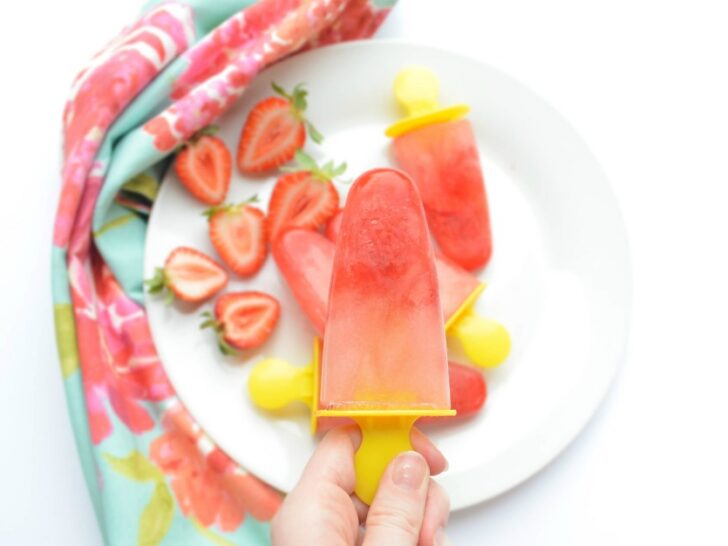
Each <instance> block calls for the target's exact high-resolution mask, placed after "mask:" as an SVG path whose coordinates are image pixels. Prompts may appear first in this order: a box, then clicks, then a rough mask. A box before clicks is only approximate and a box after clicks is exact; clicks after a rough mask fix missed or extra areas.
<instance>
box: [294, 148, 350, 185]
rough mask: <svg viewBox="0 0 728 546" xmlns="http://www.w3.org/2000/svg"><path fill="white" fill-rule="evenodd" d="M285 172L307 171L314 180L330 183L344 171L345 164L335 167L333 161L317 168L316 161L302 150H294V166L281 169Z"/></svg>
mask: <svg viewBox="0 0 728 546" xmlns="http://www.w3.org/2000/svg"><path fill="white" fill-rule="evenodd" d="M281 170H282V171H285V172H300V171H307V172H309V173H311V174H312V175H313V176H314V178H317V179H318V180H320V181H321V182H330V181H331V180H333V179H334V178H336V177H337V176H341V175H342V174H344V171H346V163H345V162H344V163H341V164H340V165H335V164H334V162H333V161H327V162H326V164H324V165H323V166H319V164H318V163H316V160H315V159H314V158H313V157H311V156H310V155H308V154H307V153H306V152H304V151H303V150H300V149H299V150H296V165H294V166H292V167H281Z"/></svg>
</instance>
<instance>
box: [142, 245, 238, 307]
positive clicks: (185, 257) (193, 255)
mask: <svg viewBox="0 0 728 546" xmlns="http://www.w3.org/2000/svg"><path fill="white" fill-rule="evenodd" d="M227 281H228V276H227V273H225V270H224V269H223V268H222V266H221V265H220V264H218V263H217V262H215V261H214V260H212V259H211V258H209V257H208V256H206V255H205V254H203V253H202V252H200V251H199V250H195V249H194V248H189V247H186V246H181V247H178V248H175V249H174V250H173V251H172V252H171V253H170V255H169V256H168V257H167V259H166V260H165V262H164V268H161V267H158V268H157V269H156V270H155V272H154V277H153V278H151V279H149V280H147V281H145V284H146V285H147V286H148V287H149V293H150V294H158V293H161V292H164V291H167V295H166V301H167V303H170V302H171V301H172V300H173V299H174V298H177V299H179V300H182V301H190V302H198V301H203V300H206V299H207V298H209V297H211V296H212V295H213V294H215V293H216V292H218V291H219V290H220V289H221V288H222V287H223V286H225V285H226V284H227Z"/></svg>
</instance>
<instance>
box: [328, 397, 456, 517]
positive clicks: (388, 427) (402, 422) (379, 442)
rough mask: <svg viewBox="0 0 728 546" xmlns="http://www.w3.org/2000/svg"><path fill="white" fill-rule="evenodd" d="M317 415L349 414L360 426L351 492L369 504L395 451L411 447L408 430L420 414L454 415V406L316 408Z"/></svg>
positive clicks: (407, 449) (399, 451) (398, 451)
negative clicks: (354, 479) (354, 476)
mask: <svg viewBox="0 0 728 546" xmlns="http://www.w3.org/2000/svg"><path fill="white" fill-rule="evenodd" d="M316 413H317V415H318V416H319V417H349V418H351V419H353V420H354V421H356V423H357V424H358V425H359V428H361V435H362V437H361V445H360V446H359V449H358V450H357V452H356V455H355V456H354V469H355V471H356V486H355V489H354V492H355V493H356V495H357V496H358V497H359V498H360V499H361V500H362V502H365V503H366V504H371V502H372V500H373V499H374V494H375V493H376V491H377V487H379V481H380V480H381V478H382V474H384V471H385V470H386V468H387V465H388V464H389V463H390V462H391V461H392V459H394V458H395V457H396V456H397V455H399V454H400V453H402V452H404V451H409V450H411V449H412V444H411V443H410V430H411V429H412V425H414V423H415V421H416V420H417V419H419V418H420V417H425V416H428V417H445V416H452V415H455V414H456V413H457V412H456V411H455V410H453V409H430V408H427V409H402V410H377V409H357V410H318V411H317V412H316Z"/></svg>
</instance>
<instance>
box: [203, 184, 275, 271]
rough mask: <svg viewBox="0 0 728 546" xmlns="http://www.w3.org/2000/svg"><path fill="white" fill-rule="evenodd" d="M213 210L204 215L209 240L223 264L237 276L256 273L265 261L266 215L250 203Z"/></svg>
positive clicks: (213, 208)
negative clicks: (207, 223) (207, 225)
mask: <svg viewBox="0 0 728 546" xmlns="http://www.w3.org/2000/svg"><path fill="white" fill-rule="evenodd" d="M256 200H257V197H253V198H251V199H249V200H248V201H245V202H244V203H239V204H237V205H225V206H221V207H212V208H211V209H208V210H207V211H205V212H204V214H205V215H206V216H207V218H208V222H209V233H210V241H212V246H214V247H215V250H217V253H218V254H219V255H220V258H222V261H223V262H225V263H226V264H227V266H228V267H229V268H230V269H232V270H233V271H234V272H235V273H237V274H238V275H240V276H243V277H246V276H248V275H252V274H253V273H256V272H257V271H258V270H259V269H260V268H261V267H262V265H263V263H264V262H265V258H266V256H267V255H268V247H267V245H266V241H265V214H263V211H262V210H260V209H259V208H256V207H254V206H252V205H250V204H249V203H252V202H255V201H256Z"/></svg>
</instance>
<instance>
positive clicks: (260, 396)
mask: <svg viewBox="0 0 728 546" xmlns="http://www.w3.org/2000/svg"><path fill="white" fill-rule="evenodd" d="M320 345H321V344H320V340H319V339H318V338H315V339H314V343H313V358H312V360H311V362H310V363H309V364H308V365H307V366H304V367H303V368H301V367H299V366H293V365H291V364H289V363H288V362H286V361H285V360H281V359H280V358H266V359H263V360H261V361H260V362H258V363H257V364H256V365H255V366H254V367H253V369H252V371H251V372H250V376H249V377H248V393H249V394H250V399H251V400H252V401H253V403H254V404H255V405H256V406H258V407H259V408H261V409H264V410H268V411H274V410H279V409H283V408H284V407H286V406H288V405H290V404H292V403H294V402H303V403H304V404H306V405H307V406H308V407H309V408H311V434H315V433H316V428H317V423H318V420H317V417H316V415H317V410H318V400H319V373H320V368H321V361H320Z"/></svg>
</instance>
